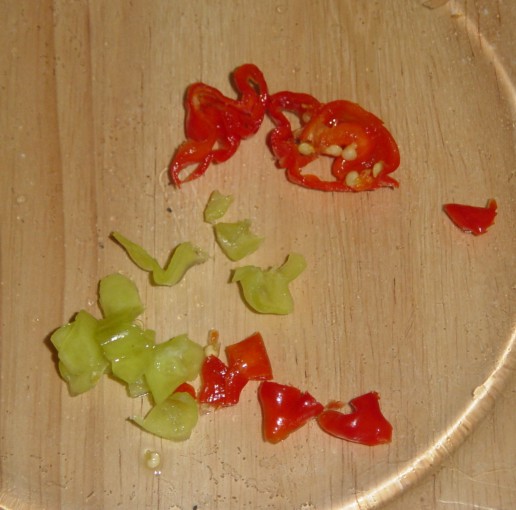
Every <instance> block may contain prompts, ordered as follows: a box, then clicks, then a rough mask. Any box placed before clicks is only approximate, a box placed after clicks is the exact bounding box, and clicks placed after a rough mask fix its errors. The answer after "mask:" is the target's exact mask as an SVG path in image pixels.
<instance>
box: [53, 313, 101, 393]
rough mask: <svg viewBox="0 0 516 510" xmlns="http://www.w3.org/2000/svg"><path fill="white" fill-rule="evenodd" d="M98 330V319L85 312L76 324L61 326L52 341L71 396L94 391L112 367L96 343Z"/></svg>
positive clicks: (60, 370)
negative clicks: (103, 375) (92, 389)
mask: <svg viewBox="0 0 516 510" xmlns="http://www.w3.org/2000/svg"><path fill="white" fill-rule="evenodd" d="M97 326H98V321H97V319H95V317H93V316H92V315H90V314H89V313H88V312H86V311H85V310H81V311H80V312H79V313H78V314H77V315H76V317H75V319H74V320H73V321H72V322H70V323H68V324H66V325H64V326H61V327H60V328H59V329H57V330H56V331H55V332H54V333H53V334H52V336H51V337H50V341H51V342H52V344H53V345H54V347H55V348H56V349H57V354H58V358H59V364H58V368H59V373H60V374H61V377H62V378H63V379H64V380H65V381H66V382H67V384H68V390H69V392H70V394H71V395H74V396H75V395H79V394H80V393H84V392H85V391H88V390H90V389H91V388H93V387H94V386H95V384H97V382H98V380H99V379H100V378H101V377H102V374H104V372H105V371H106V370H107V368H108V367H109V362H108V360H107V359H106V358H105V357H104V355H103V354H102V350H101V349H100V347H99V345H98V344H97V342H96V341H95V333H96V331H97Z"/></svg>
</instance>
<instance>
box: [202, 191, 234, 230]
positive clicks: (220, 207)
mask: <svg viewBox="0 0 516 510" xmlns="http://www.w3.org/2000/svg"><path fill="white" fill-rule="evenodd" d="M232 203H233V196H232V195H223V194H222V193H220V192H219V191H217V190H215V191H214V192H213V193H212V194H211V195H210V198H209V199H208V203H207V204H206V207H205V208H204V221H205V222H206V223H215V222H216V221H217V220H219V219H220V218H222V216H224V214H226V212H227V210H228V209H229V206H230V205H231V204H232Z"/></svg>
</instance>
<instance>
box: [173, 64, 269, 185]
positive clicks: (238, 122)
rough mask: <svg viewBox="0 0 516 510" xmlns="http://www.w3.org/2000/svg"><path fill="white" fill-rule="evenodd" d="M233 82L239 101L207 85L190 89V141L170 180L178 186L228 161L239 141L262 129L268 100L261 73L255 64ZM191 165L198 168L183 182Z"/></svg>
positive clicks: (181, 151)
mask: <svg viewBox="0 0 516 510" xmlns="http://www.w3.org/2000/svg"><path fill="white" fill-rule="evenodd" d="M232 80H233V85H234V87H235V89H236V90H237V92H238V94H239V98H238V99H236V100H235V99H230V98H228V97H226V96H224V95H223V94H222V93H221V92H220V91H219V90H217V89H216V88H214V87H211V86H209V85H206V84H204V83H194V84H192V85H190V86H189V87H188V90H187V92H186V97H185V110H186V117H185V134H186V138H187V139H186V141H185V142H184V143H183V144H181V145H180V146H179V148H178V149H177V151H176V153H175V154H174V157H173V158H172V161H171V162H170V165H169V176H170V180H171V181H172V183H173V184H174V185H175V186H177V187H180V186H181V184H182V183H184V182H187V181H191V180H194V179H197V178H198V177H200V176H201V175H203V174H204V173H205V172H206V170H207V169H208V167H209V165H210V164H211V163H222V162H223V161H226V160H228V159H229V158H230V157H231V156H232V155H233V154H234V153H235V151H236V150H237V149H238V147H239V145H240V141H241V140H243V139H245V138H248V137H250V136H251V135H253V134H255V133H256V132H257V131H258V129H259V128H260V126H261V124H262V121H263V118H264V116H265V109H266V105H267V102H268V97H269V94H268V90H267V84H266V82H265V79H264V77H263V74H262V72H261V71H260V70H259V69H258V68H257V67H256V66H255V65H253V64H244V65H242V66H240V67H238V68H237V69H236V70H235V71H234V72H233V75H232ZM191 165H195V168H194V170H193V171H192V172H191V173H190V174H189V175H188V176H187V177H186V178H182V177H181V176H180V174H181V173H182V171H183V170H184V169H185V168H186V167H188V166H191Z"/></svg>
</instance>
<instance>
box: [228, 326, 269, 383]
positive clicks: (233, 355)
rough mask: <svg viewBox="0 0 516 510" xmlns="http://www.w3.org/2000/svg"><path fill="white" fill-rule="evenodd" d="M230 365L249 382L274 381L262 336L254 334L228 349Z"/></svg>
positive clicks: (229, 346)
mask: <svg viewBox="0 0 516 510" xmlns="http://www.w3.org/2000/svg"><path fill="white" fill-rule="evenodd" d="M226 356H227V358H228V365H229V367H230V368H231V369H233V370H236V371H238V372H240V373H241V374H242V375H243V376H245V377H247V378H248V379H249V380H254V381H260V380H269V379H272V367H271V362H270V359H269V355H268V354H267V350H266V349H265V343H264V342H263V338H262V335H260V333H253V334H252V335H251V336H249V337H247V338H246V339H244V340H242V341H240V342H238V343H235V344H232V345H228V346H227V347H226Z"/></svg>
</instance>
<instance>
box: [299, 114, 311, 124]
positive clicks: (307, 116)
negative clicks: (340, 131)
mask: <svg viewBox="0 0 516 510" xmlns="http://www.w3.org/2000/svg"><path fill="white" fill-rule="evenodd" d="M311 118H312V116H311V115H310V114H309V113H308V112H305V113H303V115H302V116H301V120H302V121H303V122H304V123H305V124H307V123H308V122H310V119H311Z"/></svg>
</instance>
